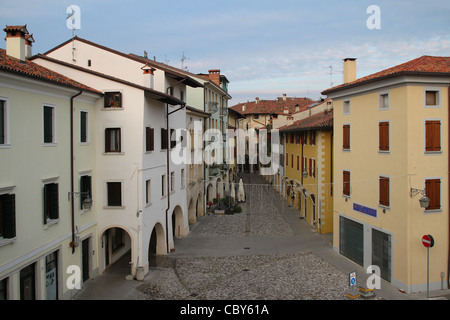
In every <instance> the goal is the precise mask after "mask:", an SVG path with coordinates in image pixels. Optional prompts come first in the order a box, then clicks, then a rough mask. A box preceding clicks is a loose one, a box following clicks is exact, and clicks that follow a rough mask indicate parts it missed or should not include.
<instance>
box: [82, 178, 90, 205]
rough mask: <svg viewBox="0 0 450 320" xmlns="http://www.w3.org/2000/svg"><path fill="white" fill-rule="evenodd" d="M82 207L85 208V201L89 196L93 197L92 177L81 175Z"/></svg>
mask: <svg viewBox="0 0 450 320" xmlns="http://www.w3.org/2000/svg"><path fill="white" fill-rule="evenodd" d="M80 192H81V194H80V209H81V210H83V209H84V208H83V202H84V200H86V199H87V198H88V197H89V198H91V199H92V177H91V176H81V177H80Z"/></svg>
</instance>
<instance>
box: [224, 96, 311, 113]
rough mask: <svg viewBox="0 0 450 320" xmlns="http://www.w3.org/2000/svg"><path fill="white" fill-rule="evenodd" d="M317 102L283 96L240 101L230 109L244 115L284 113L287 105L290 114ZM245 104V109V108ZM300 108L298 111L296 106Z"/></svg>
mask: <svg viewBox="0 0 450 320" xmlns="http://www.w3.org/2000/svg"><path fill="white" fill-rule="evenodd" d="M313 103H315V101H313V100H311V99H309V98H289V97H286V100H284V99H283V98H278V99H277V100H258V101H251V102H246V103H239V104H236V105H234V106H232V107H229V109H232V110H234V111H236V112H238V113H240V114H242V115H247V114H284V109H285V107H287V108H288V110H289V114H292V113H296V112H301V111H304V110H306V108H307V107H308V106H309V105H311V104H313ZM243 106H245V110H243ZM297 107H299V110H298V111H296V108H297Z"/></svg>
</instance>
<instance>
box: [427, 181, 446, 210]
mask: <svg viewBox="0 0 450 320" xmlns="http://www.w3.org/2000/svg"><path fill="white" fill-rule="evenodd" d="M434 179H439V181H441V187H440V189H439V193H440V195H439V199H440V200H441V202H440V203H439V206H440V209H432V210H428V209H427V208H423V213H425V214H428V213H441V212H443V211H442V210H443V208H442V189H444V188H443V187H442V177H425V178H424V179H423V190H424V192H425V189H426V182H427V180H434ZM425 195H426V194H425Z"/></svg>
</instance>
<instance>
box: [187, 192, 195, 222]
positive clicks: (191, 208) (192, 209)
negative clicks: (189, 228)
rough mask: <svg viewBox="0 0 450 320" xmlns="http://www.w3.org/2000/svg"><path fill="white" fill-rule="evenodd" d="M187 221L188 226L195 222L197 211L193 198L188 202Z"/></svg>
mask: <svg viewBox="0 0 450 320" xmlns="http://www.w3.org/2000/svg"><path fill="white" fill-rule="evenodd" d="M188 221H189V224H194V223H196V222H197V209H196V202H195V201H194V199H193V198H191V199H190V200H189V205H188Z"/></svg>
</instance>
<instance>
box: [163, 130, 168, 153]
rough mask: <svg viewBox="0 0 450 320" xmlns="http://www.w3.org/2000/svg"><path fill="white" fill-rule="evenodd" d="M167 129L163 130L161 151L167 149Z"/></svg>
mask: <svg viewBox="0 0 450 320" xmlns="http://www.w3.org/2000/svg"><path fill="white" fill-rule="evenodd" d="M167 141H168V140H167V129H164V128H161V149H167Z"/></svg>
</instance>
